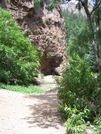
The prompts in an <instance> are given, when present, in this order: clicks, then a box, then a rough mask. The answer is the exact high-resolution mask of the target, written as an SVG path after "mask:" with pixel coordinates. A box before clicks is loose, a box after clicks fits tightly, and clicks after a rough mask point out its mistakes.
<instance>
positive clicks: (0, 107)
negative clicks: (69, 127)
mask: <svg viewBox="0 0 101 134" xmlns="http://www.w3.org/2000/svg"><path fill="white" fill-rule="evenodd" d="M0 134H65V127H64V126H63V123H61V118H60V116H59V112H58V111H57V97H56V93H55V92H47V93H44V94H41V95H35V94H22V93H17V92H12V91H8V90H4V89H0Z"/></svg>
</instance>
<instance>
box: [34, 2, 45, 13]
mask: <svg viewBox="0 0 101 134" xmlns="http://www.w3.org/2000/svg"><path fill="white" fill-rule="evenodd" d="M42 2H43V0H35V1H34V8H35V11H36V12H38V11H39V8H40V4H41V3H42Z"/></svg>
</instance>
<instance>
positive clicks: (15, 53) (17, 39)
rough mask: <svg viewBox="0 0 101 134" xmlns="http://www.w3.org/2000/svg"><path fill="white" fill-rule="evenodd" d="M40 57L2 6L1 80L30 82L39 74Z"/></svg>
mask: <svg viewBox="0 0 101 134" xmlns="http://www.w3.org/2000/svg"><path fill="white" fill-rule="evenodd" d="M39 58H40V57H39V51H38V50H37V48H36V47H34V46H32V45H31V44H30V41H29V39H28V38H27V37H26V36H25V33H24V32H23V30H22V29H21V28H20V27H19V26H18V24H17V23H15V20H14V19H13V18H12V17H11V14H10V13H8V12H7V11H5V10H3V9H1V8H0V82H4V83H7V84H8V83H9V84H24V85H27V84H29V83H30V82H31V81H32V80H33V78H34V76H35V75H36V74H37V68H38V67H39Z"/></svg>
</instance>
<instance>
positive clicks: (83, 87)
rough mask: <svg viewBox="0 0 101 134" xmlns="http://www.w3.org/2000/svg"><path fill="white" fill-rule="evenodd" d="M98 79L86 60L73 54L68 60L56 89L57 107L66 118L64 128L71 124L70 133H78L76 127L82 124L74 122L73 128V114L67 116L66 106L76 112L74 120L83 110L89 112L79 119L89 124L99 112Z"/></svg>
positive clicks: (99, 91)
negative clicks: (58, 106)
mask: <svg viewBox="0 0 101 134" xmlns="http://www.w3.org/2000/svg"><path fill="white" fill-rule="evenodd" d="M99 77H100V75H98V74H94V73H92V72H91V70H90V66H89V62H88V60H87V59H86V58H84V59H81V58H80V57H79V56H78V55H77V54H75V53H74V56H73V57H72V58H71V59H70V60H69V65H68V67H67V68H66V71H65V72H64V74H63V79H62V81H61V82H60V84H59V86H60V87H59V89H58V98H59V100H60V104H59V105H60V108H61V109H62V111H63V112H64V114H65V118H67V121H66V124H67V125H66V126H68V124H69V126H68V127H70V122H71V127H72V131H74V130H75V131H76V130H77V131H78V127H77V126H78V125H81V124H83V122H82V123H81V124H77V122H76V124H77V125H76V127H75V126H74V125H73V120H74V116H73V114H74V113H73V114H72V115H69V116H68V112H67V111H65V109H66V107H67V106H68V108H70V109H71V110H74V109H75V108H76V109H77V110H78V112H77V113H75V114H74V115H75V118H76V119H77V118H78V117H79V116H80V115H81V113H84V109H85V108H86V109H87V110H88V111H89V112H88V114H87V115H86V116H85V117H83V116H80V117H81V118H82V119H83V120H84V121H86V122H87V121H89V122H91V123H92V122H93V121H94V118H95V117H96V115H97V114H98V113H99V112H100V109H101V104H100V101H101V89H100V82H99V80H98V78H99ZM100 78H101V77H100ZM81 118H80V120H81ZM81 121H82V120H81ZM73 126H74V127H73ZM68 127H67V128H68ZM79 127H80V126H79ZM81 128H82V125H81ZM73 129H74V130H73ZM79 129H80V128H79ZM68 131H69V130H68ZM68 131H67V132H68Z"/></svg>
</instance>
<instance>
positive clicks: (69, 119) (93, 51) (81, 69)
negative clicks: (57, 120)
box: [58, 0, 101, 134]
mask: <svg viewBox="0 0 101 134" xmlns="http://www.w3.org/2000/svg"><path fill="white" fill-rule="evenodd" d="M80 1H81V0H80ZM86 2H87V1H86ZM84 3H85V1H83V4H84ZM79 4H82V3H79ZM85 4H86V3H85ZM97 4H98V3H97V2H96V5H97ZM96 5H95V6H96ZM84 6H85V5H84ZM97 9H99V12H100V7H99V4H98V6H97ZM95 11H96V10H94V12H93V11H92V14H90V19H92V20H93V19H94V17H96V19H97V17H98V19H99V15H100V14H98V12H97V11H96V12H95ZM63 16H64V20H65V26H66V33H67V55H68V58H69V61H68V65H67V67H66V70H65V71H64V74H63V77H62V80H61V81H60V82H59V91H58V98H59V100H60V103H59V108H60V110H61V111H62V112H63V116H64V117H65V119H66V123H65V125H66V128H67V132H68V133H69V134H73V133H74V134H75V133H80V132H82V131H83V130H84V129H86V127H87V126H89V125H90V126H91V124H92V126H93V129H94V130H95V131H96V133H98V134H100V133H101V103H100V102H101V83H100V81H101V71H100V69H101V65H100V62H99V61H100V60H101V59H100V55H99V53H100V52H101V51H100V46H101V44H100V43H101V42H100V38H99V37H100V36H101V31H100V29H101V27H100V24H101V22H100V20H98V21H99V25H96V22H95V21H94V20H93V21H92V25H90V24H89V22H90V20H88V19H89V18H88V17H89V16H87V17H83V16H82V15H81V14H78V15H76V14H74V13H73V12H72V13H70V12H68V11H64V12H63ZM91 29H92V30H91Z"/></svg>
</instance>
